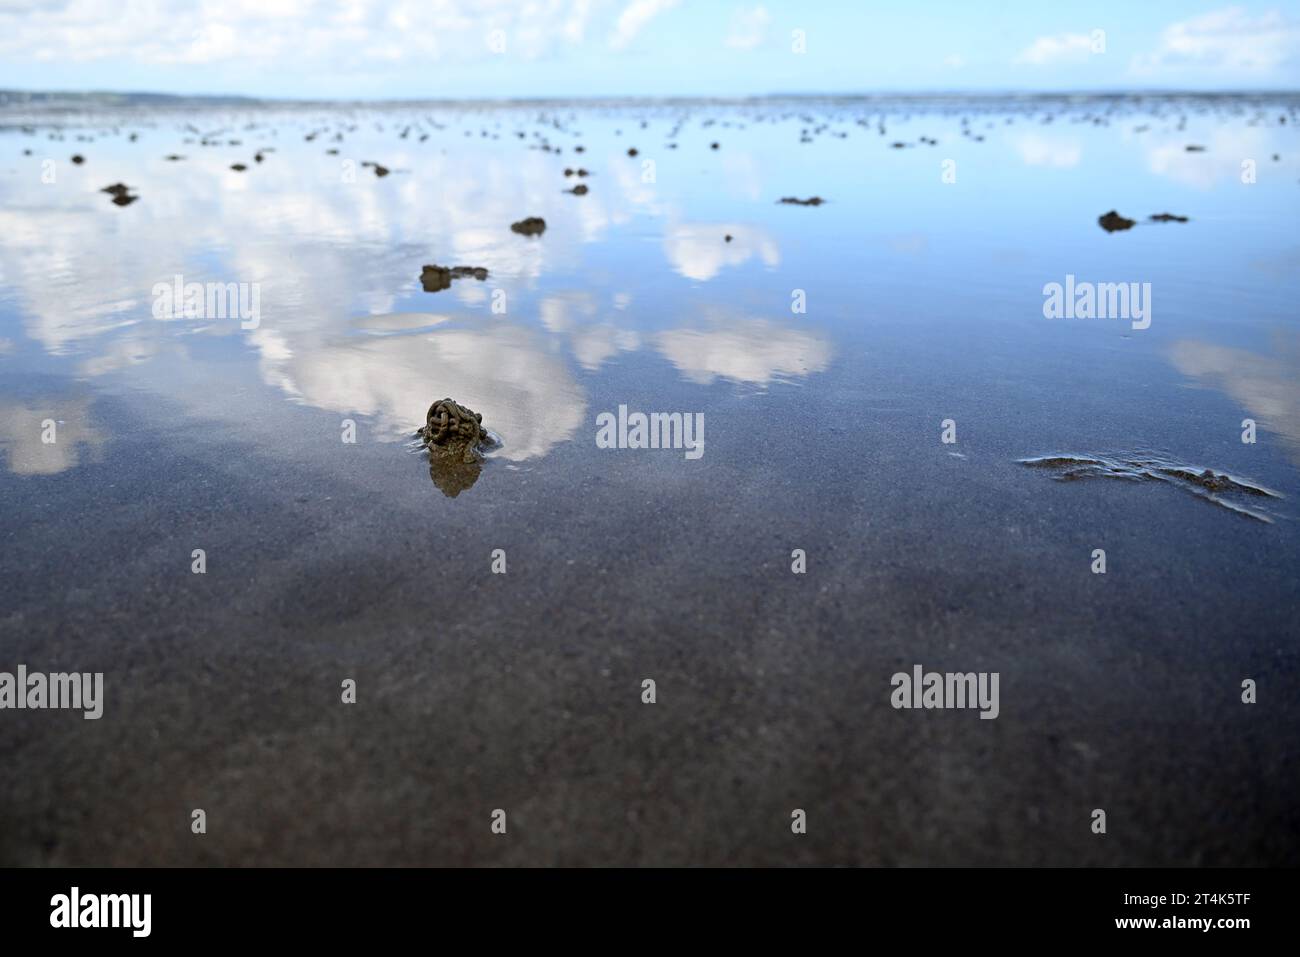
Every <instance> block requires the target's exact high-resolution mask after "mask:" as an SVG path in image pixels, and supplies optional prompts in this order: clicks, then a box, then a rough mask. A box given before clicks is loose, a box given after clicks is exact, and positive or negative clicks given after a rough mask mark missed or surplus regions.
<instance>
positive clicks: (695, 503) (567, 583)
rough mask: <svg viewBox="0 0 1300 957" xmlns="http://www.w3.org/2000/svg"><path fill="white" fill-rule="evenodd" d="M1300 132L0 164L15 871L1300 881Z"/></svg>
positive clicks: (128, 122) (954, 130)
mask: <svg viewBox="0 0 1300 957" xmlns="http://www.w3.org/2000/svg"><path fill="white" fill-rule="evenodd" d="M1297 121H1300V98H1297V97H1295V96H1288V95H1268V96H1264V95H1260V96H1249V95H1243V96H1169V97H1161V96H1130V97H1125V96H1103V97H1068V98H1067V97H1052V96H1042V97H1015V98H1012V97H1002V98H993V97H987V98H980V97H974V98H954V97H948V98H919V97H896V98H853V97H839V98H826V99H821V98H811V97H808V98H797V99H758V100H743V101H703V100H700V101H694V100H676V101H608V102H599V101H592V102H545V103H541V102H534V103H526V102H523V103H497V104H489V103H457V104H451V103H419V104H413V103H394V104H387V105H384V104H371V105H364V106H362V105H355V104H277V103H265V104H257V103H250V104H229V103H220V104H205V103H203V102H202V101H196V102H194V103H189V104H185V105H184V106H183V107H178V106H176V105H174V104H172V105H168V104H162V105H157V104H152V105H151V104H132V103H122V104H119V105H116V106H112V107H108V106H102V105H87V104H78V103H76V102H71V103H65V104H59V105H47V106H40V105H32V104H12V105H9V106H4V107H0V198H2V203H0V222H2V224H3V227H2V228H0V407H2V408H0V503H2V504H0V671H5V672H15V671H16V669H17V667H18V666H19V665H22V666H24V667H25V668H26V669H27V670H28V671H30V672H42V673H64V672H66V673H100V672H102V673H103V676H104V677H103V688H102V695H101V696H100V700H99V703H98V707H101V708H102V716H101V717H100V718H99V719H98V720H94V721H86V720H83V716H82V714H81V713H80V712H75V711H56V710H49V709H23V710H4V711H0V865H24V866H59V865H78V866H83V865H324V864H341V865H620V864H627V865H786V864H794V865H814V864H829V865H978V864H996V865H1052V866H1075V865H1087V866H1131V865H1151V866H1159V865H1168V866H1185V865H1220V866H1242V865H1247V866H1249V865H1283V864H1290V865H1294V864H1296V863H1300V847H1298V842H1297V834H1300V806H1297V803H1296V801H1295V794H1296V791H1297V787H1298V786H1300V761H1298V760H1297V758H1298V757H1300V755H1298V753H1297V751H1298V749H1300V650H1298V649H1297V638H1298V637H1300V629H1298V627H1297V621H1298V620H1300V526H1298V524H1297V519H1300V315H1298V314H1297V307H1296V303H1297V302H1298V301H1300V237H1298V234H1297V229H1296V226H1297V223H1298V222H1300V131H1298V130H1297V126H1296V124H1297ZM74 155H75V156H76V157H79V158H80V159H81V162H75V161H74V160H73V157H74ZM1111 214H1114V218H1111ZM1162 217H1168V218H1167V219H1166V218H1162ZM1184 217H1185V221H1183V219H1184ZM1103 220H1104V222H1103ZM1123 223H1127V224H1128V225H1122V224H1123ZM516 227H517V228H516ZM1112 227H1113V228H1112ZM1067 277H1069V281H1068V283H1067ZM1075 277H1077V278H1078V279H1079V280H1080V281H1081V282H1088V283H1093V284H1097V288H1101V284H1107V285H1111V286H1118V285H1119V284H1138V285H1139V286H1140V287H1141V288H1142V289H1143V290H1146V292H1145V293H1144V296H1143V304H1142V309H1143V315H1142V316H1141V317H1140V321H1137V320H1135V319H1132V318H1130V317H1127V316H1112V317H1102V316H1098V315H1097V314H1096V311H1094V310H1092V309H1090V310H1089V311H1088V314H1081V313H1079V312H1075V311H1071V312H1070V313H1069V314H1068V315H1065V314H1062V315H1061V316H1060V317H1058V318H1049V317H1048V315H1047V311H1045V302H1046V301H1047V300H1048V298H1049V293H1048V292H1047V289H1048V287H1049V286H1051V285H1053V284H1055V285H1056V287H1057V288H1058V289H1061V288H1063V286H1064V285H1069V287H1070V288H1071V289H1073V287H1074V286H1073V284H1074V279H1075ZM191 284H197V287H198V288H199V294H197V296H190V295H189V294H188V293H187V291H186V290H187V287H190V286H191ZM232 287H233V289H234V293H233V295H228V293H229V291H230V290H231V288H232ZM223 297H224V298H223ZM1102 298H1103V297H1098V302H1100V301H1101V300H1102ZM1071 302H1073V299H1071ZM223 303H225V304H226V305H228V306H229V307H230V308H224V307H223V306H222V304H223ZM254 303H255V304H256V305H255V306H254ZM443 397H447V399H448V401H452V400H454V403H457V404H459V406H463V407H464V408H465V409H468V410H471V412H472V413H473V414H477V415H479V416H481V426H482V428H483V430H484V433H485V435H486V437H487V439H489V440H490V443H487V444H485V445H484V452H483V454H482V456H481V461H478V460H477V458H479V457H478V456H473V457H471V456H465V458H466V459H469V458H474V459H475V460H474V461H459V460H458V461H457V462H456V463H455V467H456V470H455V472H454V474H452V473H448V472H447V471H439V470H438V469H437V467H436V466H437V464H438V463H437V462H436V461H435V459H436V457H431V456H430V455H429V454H428V451H427V449H425V448H424V447H423V446H422V444H421V442H420V440H419V438H418V437H417V436H416V430H417V429H420V428H421V427H424V426H426V414H428V413H430V412H431V411H432V410H431V409H430V404H431V403H434V402H435V401H437V400H440V399H443ZM624 407H626V408H627V409H631V410H637V411H641V412H644V413H646V414H647V416H649V415H654V414H660V415H674V414H680V415H681V416H682V421H689V422H692V423H693V422H696V421H697V419H696V418H695V417H696V416H699V417H700V418H699V419H698V421H699V422H701V423H702V424H707V430H706V431H705V433H704V434H705V435H706V436H707V441H706V442H704V443H703V444H702V445H701V446H700V453H701V454H699V455H696V456H695V457H692V456H691V455H685V454H683V451H682V450H681V449H680V448H671V447H659V448H655V447H650V446H649V443H648V442H647V443H646V445H645V446H642V447H638V445H639V443H635V442H629V441H628V440H627V437H626V431H627V430H626V428H624V427H623V426H622V425H620V431H619V433H618V440H617V441H614V442H612V443H611V442H608V441H601V440H600V438H599V432H600V429H601V423H600V421H599V418H600V416H601V415H602V414H604V415H605V416H610V415H613V414H614V413H615V411H616V410H619V409H621V408H624ZM466 421H468V419H466ZM660 421H661V422H664V421H668V420H666V419H665V420H660ZM665 428H666V426H665ZM665 434H669V433H665ZM657 444H659V445H661V446H662V445H663V444H664V443H662V442H659V443H657ZM668 444H669V445H671V442H669V443H668ZM1027 464H1030V465H1037V466H1038V467H1027ZM1097 477H1100V478H1111V479H1115V478H1118V479H1122V480H1118V481H1115V480H1111V481H1101V480H1096V481H1094V480H1092V479H1093V478H1097ZM1054 478H1055V479H1062V480H1061V481H1054V480H1053V479H1054ZM1075 479H1082V480H1075ZM1146 479H1151V480H1149V481H1148V480H1146ZM1259 490H1263V491H1264V492H1266V493H1267V494H1256V493H1257V492H1258V491H1259ZM1188 493H1191V494H1188ZM1261 518H1262V519H1263V520H1259V519H1261ZM1098 550H1101V551H1103V552H1104V555H1105V560H1104V567H1105V571H1104V573H1098V572H1097V571H1096V570H1095V569H1096V562H1097V559H1096V552H1097V551H1098ZM200 555H201V556H202V557H201V559H200V558H199V557H198V556H200ZM799 565H802V568H797V567H796V566H799ZM921 667H923V668H924V669H927V670H932V671H934V672H938V673H945V674H948V673H951V674H958V675H962V674H968V673H978V674H996V675H998V676H1000V680H999V683H998V684H997V685H996V687H997V688H998V697H999V701H998V707H997V711H996V718H994V719H990V720H983V719H981V717H980V714H979V713H978V712H977V711H975V710H971V709H965V710H963V709H942V708H937V709H934V710H927V709H925V708H921V707H919V706H918V707H915V708H913V707H909V708H898V707H895V706H894V705H892V704H891V691H892V690H893V689H892V687H891V677H892V676H893V675H895V674H898V673H903V674H912V672H913V669H914V668H921ZM647 680H650V681H653V683H654V685H653V687H654V690H655V695H654V698H655V700H654V703H652V704H651V703H646V701H645V700H644V695H645V692H644V689H645V682H646V681H647ZM346 681H352V682H354V687H355V703H345V702H344V701H343V700H342V698H343V695H342V693H341V688H342V687H343V684H344V682H346ZM1245 681H1250V682H1253V683H1254V685H1253V686H1254V687H1255V688H1256V689H1257V701H1256V703H1254V704H1248V703H1244V702H1243V682H1245ZM1099 808H1100V809H1104V810H1105V811H1106V814H1107V820H1108V828H1107V832H1106V833H1105V834H1104V835H1099V834H1096V833H1094V832H1093V829H1092V827H1091V824H1092V821H1093V818H1092V815H1093V812H1094V810H1095V809H1099ZM195 809H203V810H204V811H205V814H206V822H207V827H206V833H203V834H195V833H193V831H192V828H191V821H192V812H193V811H194V810H195ZM497 809H503V810H505V811H506V813H507V815H508V821H509V825H508V831H507V833H506V834H496V833H493V831H492V830H491V827H490V825H491V823H492V815H493V812H494V811H495V810H497ZM795 810H802V811H804V812H805V815H806V821H807V830H806V833H803V834H795V833H792V830H791V824H790V822H791V816H792V813H793V812H794V811H795Z"/></svg>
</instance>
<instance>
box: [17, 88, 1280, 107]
mask: <svg viewBox="0 0 1300 957" xmlns="http://www.w3.org/2000/svg"><path fill="white" fill-rule="evenodd" d="M1150 100H1163V101H1169V102H1180V101H1215V102H1222V101H1225V100H1228V101H1231V100H1237V101H1242V102H1252V101H1261V100H1266V101H1269V102H1278V101H1287V100H1300V90H1233V91H1217V92H1216V91H1195V90H1112V91H1105V90H1098V91H1069V92H1025V91H1015V90H1007V91H1001V92H999V91H980V92H959V91H925V92H922V91H917V92H872V93H846V92H825V93H765V94H758V95H752V96H572V97H562V96H561V97H555V96H549V97H470V98H464V97H459V98H458V97H452V98H425V97H415V98H409V99H401V98H383V99H369V100H334V99H295V98H277V97H254V96H243V95H234V94H219V93H214V94H173V93H148V92H113V91H66V92H65V91H48V90H0V108H6V107H28V108H31V107H37V108H42V109H51V110H57V109H87V108H100V107H137V106H144V107H151V106H155V107H159V106H160V107H236V108H239V107H244V108H261V107H330V108H337V107H348V108H358V109H367V108H371V109H373V108H380V109H382V108H394V107H443V108H446V107H456V108H466V107H502V106H506V107H508V106H575V105H581V106H597V107H601V106H692V105H696V106H736V105H755V106H760V105H764V104H776V103H789V102H804V103H826V102H835V103H843V104H852V103H862V104H871V103H899V102H906V103H914V104H917V105H918V106H920V105H936V104H938V105H941V104H945V103H997V104H1005V103H1008V102H1015V103H1024V104H1039V103H1041V104H1055V103H1062V102H1071V103H1079V102H1114V101H1150Z"/></svg>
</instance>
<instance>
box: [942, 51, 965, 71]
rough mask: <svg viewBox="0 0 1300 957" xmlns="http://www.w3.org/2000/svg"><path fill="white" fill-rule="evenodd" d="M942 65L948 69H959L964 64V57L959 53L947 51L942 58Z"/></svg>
mask: <svg viewBox="0 0 1300 957" xmlns="http://www.w3.org/2000/svg"><path fill="white" fill-rule="evenodd" d="M943 65H944V66H946V67H947V68H948V69H950V70H960V69H961V68H962V67H964V66H965V65H966V58H965V57H964V56H962V55H961V54H960V53H949V54H948V55H947V56H946V57H944V58H943Z"/></svg>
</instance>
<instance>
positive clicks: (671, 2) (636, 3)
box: [609, 0, 677, 50]
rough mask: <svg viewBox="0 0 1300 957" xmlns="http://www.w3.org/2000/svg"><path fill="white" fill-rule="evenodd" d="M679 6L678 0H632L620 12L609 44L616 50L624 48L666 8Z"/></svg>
mask: <svg viewBox="0 0 1300 957" xmlns="http://www.w3.org/2000/svg"><path fill="white" fill-rule="evenodd" d="M675 6H677V0H632V2H631V3H629V4H628V5H627V6H626V7H624V8H623V12H622V13H621V14H619V17H618V22H617V23H616V24H615V25H614V33H613V35H612V36H611V37H610V38H609V45H610V46H611V47H613V48H614V49H615V50H622V49H623V48H624V47H626V46H627V45H628V44H629V43H631V42H632V41H633V40H635V39H636V37H637V34H638V33H640V32H641V31H642V30H643V29H645V26H646V24H648V23H649V22H650V21H651V20H653V19H654V18H655V17H657V16H659V14H661V13H663V12H664V11H665V10H671V9H672V8H673V7H675Z"/></svg>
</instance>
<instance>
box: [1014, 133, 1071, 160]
mask: <svg viewBox="0 0 1300 957" xmlns="http://www.w3.org/2000/svg"><path fill="white" fill-rule="evenodd" d="M1015 147H1016V152H1017V153H1019V154H1020V158H1021V160H1023V161H1024V163H1025V165H1026V166H1050V167H1055V168H1056V169H1069V168H1070V167H1073V166H1078V165H1079V160H1080V159H1082V158H1083V147H1081V146H1080V145H1079V144H1078V143H1077V142H1075V141H1072V140H1054V139H1049V138H1047V137H1045V136H1043V135H1041V134H1039V133H1027V134H1025V135H1023V136H1021V137H1020V138H1018V139H1017V140H1015Z"/></svg>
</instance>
